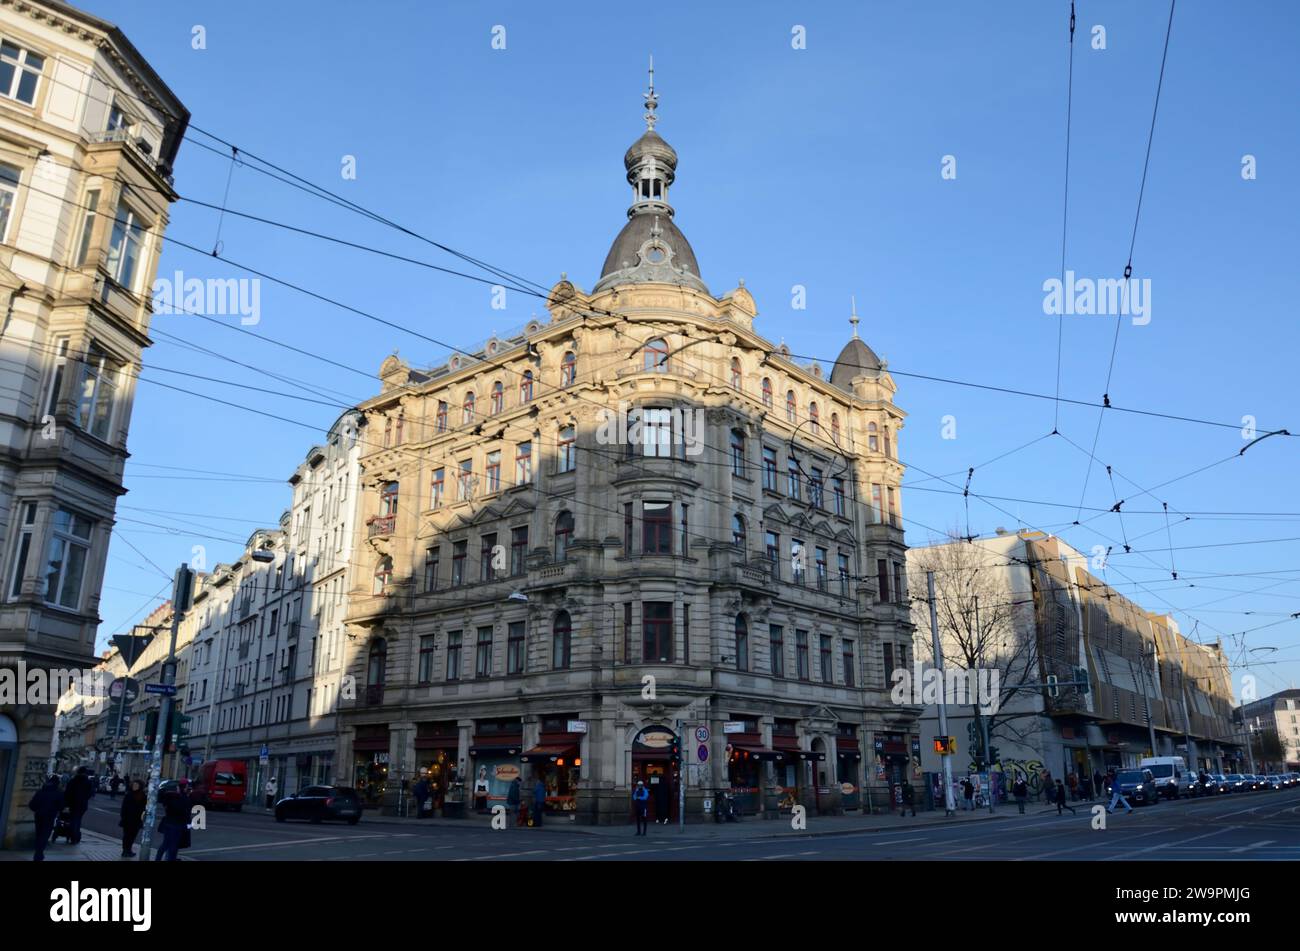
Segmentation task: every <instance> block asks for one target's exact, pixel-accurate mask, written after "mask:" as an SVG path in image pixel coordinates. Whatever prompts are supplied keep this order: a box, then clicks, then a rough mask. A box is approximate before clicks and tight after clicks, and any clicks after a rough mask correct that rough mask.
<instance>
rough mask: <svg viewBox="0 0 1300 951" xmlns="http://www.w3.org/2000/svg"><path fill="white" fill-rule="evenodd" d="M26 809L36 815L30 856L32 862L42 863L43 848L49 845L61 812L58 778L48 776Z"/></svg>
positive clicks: (61, 794)
mask: <svg viewBox="0 0 1300 951" xmlns="http://www.w3.org/2000/svg"><path fill="white" fill-rule="evenodd" d="M27 808H28V809H30V810H31V811H32V812H34V813H36V851H35V853H34V854H33V855H32V861H33V862H44V861H45V846H47V845H49V843H50V833H52V832H53V831H54V824H55V823H56V822H58V821H59V813H60V812H61V811H62V810H63V791H62V790H61V789H59V777H57V776H50V777H49V778H48V779H46V780H45V785H44V786H42V787H41V788H40V790H38V791H37V793H36V795H35V796H33V797H32V801H31V802H29V803H28V804H27Z"/></svg>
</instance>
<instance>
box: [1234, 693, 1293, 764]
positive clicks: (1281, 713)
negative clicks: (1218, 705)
mask: <svg viewBox="0 0 1300 951" xmlns="http://www.w3.org/2000/svg"><path fill="white" fill-rule="evenodd" d="M1236 719H1237V722H1238V723H1239V724H1240V726H1239V729H1240V730H1241V731H1242V733H1243V736H1242V737H1241V739H1242V742H1243V743H1245V742H1247V741H1249V743H1250V747H1251V749H1250V753H1251V756H1250V757H1247V758H1246V760H1244V761H1243V762H1242V763H1241V764H1240V768H1241V770H1246V771H1249V772H1252V773H1253V772H1261V773H1280V772H1295V771H1297V770H1300V690H1297V689H1295V688H1291V689H1289V690H1281V691H1279V692H1277V693H1275V694H1273V695H1272V696H1270V697H1264V698H1263V699H1262V700H1255V701H1253V702H1251V703H1245V704H1242V706H1241V708H1240V709H1239V710H1237V717H1236Z"/></svg>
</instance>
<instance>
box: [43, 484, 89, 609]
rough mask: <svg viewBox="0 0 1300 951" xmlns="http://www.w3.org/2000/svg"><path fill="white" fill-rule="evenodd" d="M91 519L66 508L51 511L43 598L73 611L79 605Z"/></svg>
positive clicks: (87, 553)
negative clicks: (52, 516)
mask: <svg viewBox="0 0 1300 951" xmlns="http://www.w3.org/2000/svg"><path fill="white" fill-rule="evenodd" d="M91 527H92V523H91V522H90V520H89V519H86V518H83V517H82V516H80V515H77V514H75V513H73V512H69V511H68V510H67V509H62V508H61V509H58V510H57V511H56V512H55V513H54V524H53V526H52V527H51V534H50V547H49V550H48V553H47V556H46V559H45V564H46V574H45V601H46V603H47V604H57V605H58V606H60V607H64V608H69V609H71V610H73V611H76V610H78V609H79V608H80V607H81V585H82V582H83V581H84V580H85V574H86V562H87V560H88V558H89V556H90V532H91Z"/></svg>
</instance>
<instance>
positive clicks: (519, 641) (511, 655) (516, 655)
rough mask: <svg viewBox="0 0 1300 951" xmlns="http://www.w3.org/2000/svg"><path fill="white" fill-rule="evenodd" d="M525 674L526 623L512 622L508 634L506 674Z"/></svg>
mask: <svg viewBox="0 0 1300 951" xmlns="http://www.w3.org/2000/svg"><path fill="white" fill-rule="evenodd" d="M523 672H524V622H523V621H511V622H510V626H509V627H508V628H507V633H506V673H507V674H522V673H523Z"/></svg>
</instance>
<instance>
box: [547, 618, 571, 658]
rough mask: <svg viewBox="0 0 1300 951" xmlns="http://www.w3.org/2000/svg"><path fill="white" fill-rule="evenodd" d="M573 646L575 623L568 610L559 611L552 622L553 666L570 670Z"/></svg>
mask: <svg viewBox="0 0 1300 951" xmlns="http://www.w3.org/2000/svg"><path fill="white" fill-rule="evenodd" d="M572 647H573V625H572V622H571V621H570V619H569V612H568V611H559V612H557V613H556V615H555V620H554V621H553V622H552V624H551V667H552V669H554V670H568V669H569V662H570V656H571V655H570V651H571V650H572Z"/></svg>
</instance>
